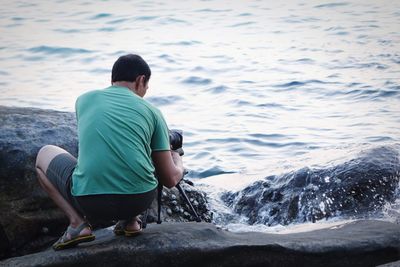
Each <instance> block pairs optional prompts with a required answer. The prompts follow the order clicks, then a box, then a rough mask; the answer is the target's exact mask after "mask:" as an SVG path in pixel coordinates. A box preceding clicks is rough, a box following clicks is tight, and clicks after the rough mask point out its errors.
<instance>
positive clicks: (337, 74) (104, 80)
mask: <svg viewBox="0 0 400 267" xmlns="http://www.w3.org/2000/svg"><path fill="white" fill-rule="evenodd" d="M0 32H1V34H0V62H1V63H0V64H1V69H0V93H1V97H0V105H5V106H23V107H39V108H45V109H55V110H61V111H74V103H75V100H76V98H77V97H78V96H79V95H80V94H82V93H84V92H87V91H90V90H93V89H100V88H105V87H107V86H109V84H110V71H111V67H112V64H113V63H114V61H115V60H116V59H117V58H118V57H119V56H120V55H123V54H127V53H136V54H139V55H141V56H142V57H143V58H144V59H145V60H146V61H147V62H148V63H149V65H150V67H151V69H152V77H151V80H150V85H149V86H150V89H149V90H148V93H147V95H146V97H145V99H147V100H148V101H149V102H151V103H152V104H154V105H155V106H156V107H158V108H159V109H160V110H161V111H162V112H163V114H164V116H165V118H166V120H167V122H168V124H169V127H170V128H175V129H182V130H183V132H184V150H185V156H184V164H185V167H186V168H187V170H188V171H189V172H188V174H187V176H186V177H187V178H189V179H191V180H193V181H194V182H195V183H196V184H199V185H200V186H202V187H203V188H204V190H206V191H207V192H208V194H209V196H210V203H211V204H210V205H211V208H212V209H213V210H214V212H215V213H216V214H217V216H216V218H218V219H217V221H216V223H219V224H221V225H222V226H226V227H228V228H229V225H233V226H234V227H231V228H234V229H241V230H246V229H256V230H257V231H258V230H260V231H270V230H271V229H272V228H269V227H268V226H267V225H266V224H265V223H260V221H257V223H250V222H249V220H248V218H247V217H246V216H227V215H226V214H235V211H234V208H232V206H229V205H228V204H227V203H226V202H224V201H223V200H222V199H221V196H222V195H224V194H226V193H229V192H231V193H232V192H240V191H241V190H243V189H244V188H245V187H246V186H249V185H251V184H252V183H254V182H256V181H259V180H262V179H264V178H265V177H267V176H270V175H282V174H285V173H290V172H293V171H296V170H299V169H302V168H305V167H309V168H328V167H329V166H334V165H337V164H341V163H343V162H346V161H348V160H351V159H353V158H357V157H358V155H360V153H361V154H362V153H363V151H369V150H370V149H375V148H377V147H389V148H391V149H392V150H394V151H400V148H399V146H400V116H399V114H400V101H399V100H400V45H399V44H400V2H398V1H386V0H384V1H370V0H368V1H358V0H352V1H295V0H290V1H282V2H280V1H257V0H249V1H239V0H238V1H217V0H204V1H194V0H189V1H172V0H171V1H152V0H149V1H119V0H116V1H107V0H103V1H91V0H87V1H64V0H63V1H43V0H42V1H3V3H2V8H1V10H0ZM397 159H398V156H397ZM377 178H378V179H379V178H380V177H377ZM391 179H395V180H396V181H398V180H399V174H398V173H397V174H396V173H395V174H394V175H393V177H391ZM392 191H393V190H392ZM394 191H395V192H391V193H390V194H391V195H390V197H388V198H387V200H386V201H387V205H386V204H385V205H384V208H382V207H380V208H382V211H383V213H385V214H384V215H376V214H374V215H373V216H372V218H375V217H376V218H384V219H388V220H392V221H393V220H394V221H396V220H397V221H399V218H400V207H399V206H400V204H399V202H400V193H399V192H398V191H400V185H399V186H397V189H394ZM292 193H293V192H292ZM393 195H394V199H393ZM266 205H267V204H266ZM388 205H389V208H387V207H388ZM385 209H386V211H387V210H389V211H390V212H389V213H388V212H385ZM388 214H389V215H388ZM265 216H268V214H266V215H265ZM221 217H223V219H221ZM347 219H349V218H348V217H346V218H344V217H341V216H340V215H337V216H335V217H334V218H330V219H329V220H333V221H335V222H336V221H339V222H340V221H345V220H347ZM350 219H351V218H350ZM302 222H303V223H306V224H308V223H309V221H307V220H306V221H302ZM325 222H326V221H325ZM325 222H324V223H325ZM300 223H301V221H295V222H294V223H289V224H288V225H289V226H288V225H286V226H285V227H286V228H285V227H284V228H285V229H287V227H293V225H298V224H300ZM238 224H240V225H241V226H240V227H237V225H238ZM250 225H252V226H250ZM276 225H278V226H275V228H273V229H274V230H273V231H280V230H281V229H282V228H281V224H279V223H277V224H276ZM315 225H316V224H315V223H314V224H313V227H316V226H315ZM277 227H278V228H279V229H278V228H277ZM276 229H278V230H276Z"/></svg>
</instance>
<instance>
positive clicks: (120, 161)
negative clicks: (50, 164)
mask: <svg viewBox="0 0 400 267" xmlns="http://www.w3.org/2000/svg"><path fill="white" fill-rule="evenodd" d="M76 117H77V120H78V140H79V153H78V163H77V166H76V168H75V170H74V173H73V175H72V195H74V196H83V195H96V194H139V193H144V192H148V191H150V190H153V189H154V188H156V187H157V184H158V182H157V179H156V178H155V176H154V165H153V163H152V159H151V153H152V152H153V151H166V150H170V144H169V136H168V128H167V125H166V123H165V120H164V118H163V116H162V114H161V112H160V111H159V110H158V109H157V108H155V107H153V106H152V105H151V104H150V103H148V102H146V101H145V100H144V99H142V98H141V97H139V96H137V95H136V94H134V93H133V92H132V91H130V90H129V89H128V88H125V87H119V86H111V87H109V88H106V89H104V90H95V91H91V92H88V93H85V94H83V95H81V96H80V97H79V98H78V99H77V101H76Z"/></svg>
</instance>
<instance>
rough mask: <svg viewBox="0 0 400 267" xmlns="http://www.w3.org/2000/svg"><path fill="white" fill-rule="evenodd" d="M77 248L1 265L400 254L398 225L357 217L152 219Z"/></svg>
mask: <svg viewBox="0 0 400 267" xmlns="http://www.w3.org/2000/svg"><path fill="white" fill-rule="evenodd" d="M96 237H97V238H96V240H95V241H93V242H91V243H85V244H80V245H79V246H78V247H77V248H73V249H68V250H63V251H58V252H55V251H53V250H51V249H48V250H46V251H43V252H40V253H36V254H31V255H26V256H22V257H18V258H11V259H8V260H5V261H1V262H0V266H21V267H22V266H142V267H146V266H326V267H329V266H352V267H355V266H363V267H368V266H377V265H380V264H386V263H389V262H393V261H396V260H399V259H400V226H399V225H396V224H392V223H388V222H382V221H356V222H351V223H347V224H343V225H336V226H334V227H330V228H328V229H320V230H315V231H311V232H303V233H293V234H265V233H231V232H227V231H223V230H218V229H217V228H216V227H215V226H213V225H212V224H207V223H194V222H192V223H162V224H160V225H157V224H152V225H150V226H149V228H148V229H146V230H145V231H144V232H143V233H142V234H141V235H140V236H137V237H135V238H126V237H115V236H114V235H113V233H112V231H111V230H109V229H102V230H98V231H96Z"/></svg>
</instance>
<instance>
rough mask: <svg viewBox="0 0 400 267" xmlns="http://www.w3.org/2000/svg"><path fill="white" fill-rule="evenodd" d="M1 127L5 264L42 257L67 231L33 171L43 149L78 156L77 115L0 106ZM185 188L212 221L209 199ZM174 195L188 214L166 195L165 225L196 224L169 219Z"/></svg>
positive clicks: (0, 243)
mask: <svg viewBox="0 0 400 267" xmlns="http://www.w3.org/2000/svg"><path fill="white" fill-rule="evenodd" d="M0 124H1V131H0V214H1V216H0V249H1V250H0V251H1V252H0V259H1V258H4V257H7V256H9V255H21V254H26V253H30V252H33V251H38V250H40V249H42V248H43V247H46V246H48V244H49V242H52V241H54V240H55V239H56V238H58V236H59V235H60V234H61V233H62V231H64V230H65V227H66V225H67V224H68V221H67V218H66V217H65V216H64V214H63V213H62V212H61V211H60V210H59V209H58V208H57V207H56V206H55V205H54V203H53V201H51V200H50V199H49V198H48V196H47V194H46V193H45V192H44V191H43V190H42V189H41V188H40V187H39V183H38V181H37V176H36V173H35V169H34V166H35V160H36V155H37V152H38V151H39V149H40V148H41V147H42V146H44V145H46V144H53V145H57V146H60V147H62V148H64V149H65V150H67V151H69V152H70V153H71V154H73V155H74V156H77V152H78V151H77V149H78V147H77V144H78V143H77V142H78V141H77V132H76V119H75V114H74V113H72V112H58V111H53V110H41V109H34V108H12V107H2V106H0ZM182 187H183V188H184V189H185V190H187V194H188V196H190V197H191V198H193V199H195V200H196V201H197V202H198V203H200V205H198V207H197V212H198V213H199V214H200V215H201V217H202V219H203V220H204V221H210V220H211V213H210V211H209V208H208V203H207V200H206V197H205V194H204V193H202V192H200V191H199V190H197V189H196V188H194V187H193V186H190V185H188V184H186V182H185V180H184V181H182ZM171 194H174V195H176V196H175V198H176V201H177V205H176V206H177V207H179V208H180V209H183V210H184V211H188V212H189V213H190V210H188V208H187V207H186V203H185V202H184V201H183V200H182V199H181V197H180V196H179V193H178V190H177V189H175V188H174V189H171V190H168V189H164V195H165V197H163V205H162V207H163V209H162V211H163V214H162V216H163V219H164V220H165V221H191V220H193V218H192V217H191V216H189V217H185V216H183V214H176V213H172V215H169V214H168V213H167V212H166V211H165V210H166V209H167V208H168V207H169V206H170V203H169V201H167V200H166V199H168V198H170V197H171ZM177 196H178V197H177ZM153 207H154V210H152V211H150V216H149V219H150V222H151V221H155V220H154V218H155V216H154V215H155V214H156V203H153ZM152 219H153V220H152ZM112 223H113V222H108V223H105V225H110V224H112ZM43 229H45V230H43Z"/></svg>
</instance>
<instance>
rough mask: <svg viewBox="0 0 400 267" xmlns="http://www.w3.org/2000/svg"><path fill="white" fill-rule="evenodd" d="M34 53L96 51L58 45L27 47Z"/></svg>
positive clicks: (62, 53) (52, 53) (68, 53)
mask: <svg viewBox="0 0 400 267" xmlns="http://www.w3.org/2000/svg"><path fill="white" fill-rule="evenodd" d="M27 51H29V52H32V53H40V54H46V55H59V56H71V55H75V54H89V53H93V52H94V51H91V50H87V49H83V48H71V47H57V46H46V45H41V46H35V47H32V48H29V49H27Z"/></svg>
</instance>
